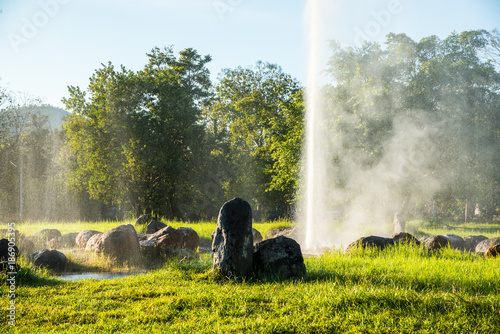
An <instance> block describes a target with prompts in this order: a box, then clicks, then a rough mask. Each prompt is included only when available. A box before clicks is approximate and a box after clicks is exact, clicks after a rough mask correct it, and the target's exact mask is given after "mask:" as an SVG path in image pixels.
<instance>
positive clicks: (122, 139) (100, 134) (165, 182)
mask: <svg viewBox="0 0 500 334" xmlns="http://www.w3.org/2000/svg"><path fill="white" fill-rule="evenodd" d="M147 56H148V59H149V62H148V64H146V66H145V67H144V69H143V70H141V71H138V72H132V71H129V70H126V69H125V68H124V67H123V66H122V68H121V70H120V71H116V70H115V68H114V66H113V65H112V64H111V63H109V64H108V65H106V66H104V65H103V67H102V68H101V69H99V70H97V71H96V72H95V73H94V75H93V76H92V78H91V79H90V85H89V87H88V91H89V95H90V99H89V100H87V97H86V93H85V92H82V91H81V90H80V89H79V88H78V87H69V91H70V97H69V98H68V99H65V100H64V101H65V103H66V106H67V108H68V109H70V110H72V111H73V114H72V116H71V117H70V118H69V121H68V123H67V125H66V126H65V130H66V136H67V144H68V147H69V148H70V151H71V153H72V157H71V162H72V168H71V173H70V181H71V183H72V185H73V186H74V187H75V188H76V189H79V190H80V191H86V192H88V193H89V194H90V196H91V197H92V198H95V199H99V200H102V201H105V202H106V203H109V204H118V205H120V206H122V207H123V208H125V209H126V210H128V211H133V212H134V214H140V213H142V212H144V211H148V212H154V213H156V214H162V215H165V216H169V217H179V218H182V217H183V212H182V211H183V210H182V206H186V205H188V204H190V203H191V201H192V196H190V195H191V193H192V192H193V188H194V187H195V185H194V184H192V182H191V179H190V177H191V176H192V173H193V171H194V169H195V167H196V166H194V165H193V161H194V156H195V155H196V154H197V152H198V150H200V149H201V145H200V143H201V140H202V138H203V129H202V128H201V126H200V125H199V114H200V110H201V106H202V105H203V103H204V100H205V99H206V98H207V97H208V94H209V88H210V85H211V83H210V80H209V72H208V70H207V69H206V68H205V64H206V63H207V62H209V61H210V57H209V56H205V57H201V56H200V55H198V53H197V52H196V51H195V50H193V49H186V50H184V51H182V52H180V54H179V58H176V57H175V55H174V53H173V51H172V48H165V49H159V48H154V49H153V50H152V51H151V53H149V54H148V55H147Z"/></svg>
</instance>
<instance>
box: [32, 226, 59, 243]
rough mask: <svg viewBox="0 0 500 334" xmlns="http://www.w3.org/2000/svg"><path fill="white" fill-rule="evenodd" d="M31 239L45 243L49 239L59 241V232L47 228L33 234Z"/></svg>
mask: <svg viewBox="0 0 500 334" xmlns="http://www.w3.org/2000/svg"><path fill="white" fill-rule="evenodd" d="M31 237H32V238H33V239H36V240H38V241H41V242H46V241H49V240H51V239H59V238H60V237H61V232H59V230H56V229H54V228H49V229H44V230H41V231H38V232H35V233H33V235H32V236H31Z"/></svg>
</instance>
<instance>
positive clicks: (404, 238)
mask: <svg viewBox="0 0 500 334" xmlns="http://www.w3.org/2000/svg"><path fill="white" fill-rule="evenodd" d="M390 238H391V239H392V240H394V242H395V243H400V244H412V245H415V246H419V245H420V244H421V242H420V241H419V240H418V239H417V238H416V237H414V236H413V235H411V234H410V233H406V232H400V233H396V234H393V235H391V236H390Z"/></svg>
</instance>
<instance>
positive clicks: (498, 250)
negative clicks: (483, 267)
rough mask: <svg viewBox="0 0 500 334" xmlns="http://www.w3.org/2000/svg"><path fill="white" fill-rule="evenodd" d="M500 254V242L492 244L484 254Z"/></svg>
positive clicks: (494, 255) (490, 255)
mask: <svg viewBox="0 0 500 334" xmlns="http://www.w3.org/2000/svg"><path fill="white" fill-rule="evenodd" d="M499 255H500V244H496V245H494V246H491V247H490V248H488V249H487V250H486V252H484V256H486V257H497V256H499Z"/></svg>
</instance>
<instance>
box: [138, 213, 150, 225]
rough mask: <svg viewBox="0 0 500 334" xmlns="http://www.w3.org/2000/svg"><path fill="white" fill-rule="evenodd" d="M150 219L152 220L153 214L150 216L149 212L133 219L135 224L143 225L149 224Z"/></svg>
mask: <svg viewBox="0 0 500 334" xmlns="http://www.w3.org/2000/svg"><path fill="white" fill-rule="evenodd" d="M151 220H153V216H151V215H150V214H148V213H147V214H144V215H142V216H140V217H139V218H137V220H136V221H135V224H136V225H145V224H149V222H151Z"/></svg>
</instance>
